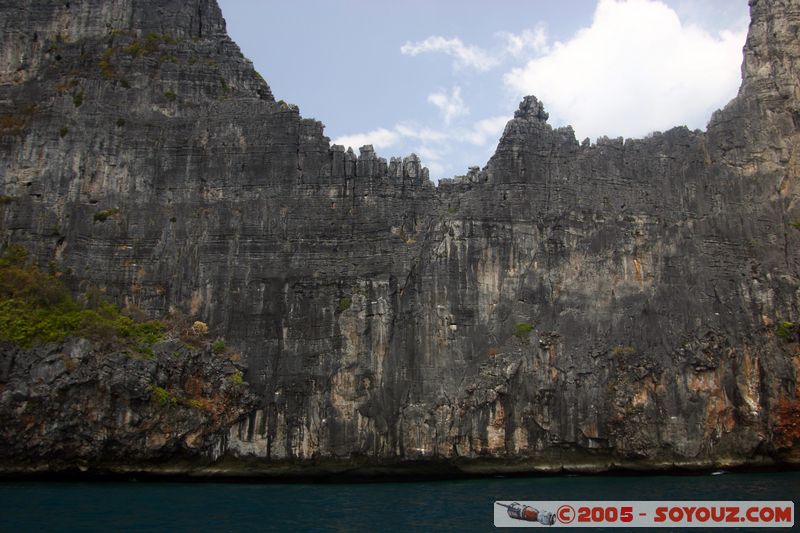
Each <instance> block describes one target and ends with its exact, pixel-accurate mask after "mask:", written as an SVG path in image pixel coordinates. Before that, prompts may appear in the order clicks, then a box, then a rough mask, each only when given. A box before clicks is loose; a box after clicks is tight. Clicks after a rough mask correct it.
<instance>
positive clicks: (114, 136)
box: [0, 0, 800, 473]
mask: <svg viewBox="0 0 800 533" xmlns="http://www.w3.org/2000/svg"><path fill="white" fill-rule="evenodd" d="M751 13H752V22H751V26H750V32H749V36H748V39H747V43H746V46H745V51H744V63H743V67H742V72H743V82H742V87H741V90H740V92H739V95H738V96H737V97H736V98H735V99H734V100H733V101H732V102H731V103H730V104H728V105H727V106H726V107H725V109H723V110H720V111H718V112H717V113H715V114H714V116H713V117H712V119H711V122H710V123H709V126H708V129H707V131H705V132H701V131H689V130H688V129H686V128H675V129H672V130H670V131H667V132H664V133H656V134H653V135H651V136H649V137H647V138H645V139H639V140H630V139H628V140H623V139H608V138H602V139H599V140H598V141H597V142H596V143H595V144H591V143H589V142H588V140H586V141H583V142H578V141H577V140H576V139H575V136H574V133H573V131H572V129H571V128H569V127H567V128H557V129H554V128H552V127H551V126H550V125H549V124H548V123H547V118H548V116H547V113H546V111H545V109H544V106H543V104H542V103H541V102H539V101H538V100H537V99H536V98H535V97H532V96H530V97H526V98H525V99H524V100H523V102H522V103H521V104H520V108H519V110H518V111H517V112H516V113H515V116H514V118H513V119H512V120H511V121H510V122H509V123H508V125H507V126H506V128H505V131H504V133H503V136H502V138H501V139H500V142H499V145H498V148H497V151H496V153H495V154H494V156H493V157H492V158H491V159H490V161H489V162H488V164H487V165H486V167H484V168H483V169H478V168H473V169H470V172H469V173H468V175H467V177H466V178H465V179H462V180H459V181H453V180H443V181H442V182H441V183H440V184H439V186H438V187H434V186H433V184H432V183H431V182H430V180H429V179H428V173H427V170H426V169H424V168H423V167H422V165H421V162H420V160H419V159H418V158H417V157H416V156H414V155H411V156H409V157H406V158H403V159H400V158H392V159H391V160H389V161H388V162H387V160H386V159H383V158H380V157H378V156H377V155H376V154H375V152H374V150H373V149H372V147H371V146H364V147H361V148H360V154H359V155H358V156H356V154H355V153H354V152H353V150H352V149H348V150H345V148H344V147H341V146H336V145H333V146H331V145H330V142H329V139H328V138H327V137H325V136H324V134H323V126H322V124H321V123H319V122H316V121H313V120H309V119H304V118H302V117H301V116H300V114H299V111H298V109H297V108H296V107H295V106H291V105H288V104H286V103H284V102H282V101H279V102H276V101H275V100H274V98H273V96H272V93H271V91H270V89H269V87H268V86H267V84H266V83H265V82H264V81H263V80H262V79H261V77H260V76H259V75H258V74H257V73H255V72H254V71H253V69H252V66H251V65H250V63H249V62H248V61H247V60H246V59H244V58H243V57H242V55H241V53H240V52H239V50H238V48H237V47H236V45H235V44H234V43H233V42H231V41H230V39H229V38H228V37H227V35H226V34H225V24H224V20H223V19H222V16H221V13H220V11H219V8H218V7H217V6H216V4H215V3H214V2H212V1H204V0H193V1H191V2H177V1H172V0H149V1H130V0H128V1H122V0H119V1H115V2H110V3H109V2H99V1H86V2H69V3H65V2H0V27H2V28H3V34H4V35H5V36H6V41H7V42H6V44H5V45H4V46H3V49H2V52H0V53H1V54H2V56H0V119H2V120H1V121H0V128H2V129H0V153H2V160H0V187H1V188H2V194H3V195H4V196H3V198H5V199H6V200H5V201H4V202H3V204H2V205H0V210H2V211H1V212H0V230H2V232H3V237H4V239H5V240H6V241H8V242H14V243H20V244H22V245H24V246H26V247H27V248H28V249H29V250H31V251H32V252H33V253H34V254H35V255H36V257H37V259H38V261H39V262H40V263H41V264H46V263H47V262H48V261H51V260H52V261H56V262H58V263H59V264H60V265H61V266H62V267H63V268H69V269H70V271H71V272H72V274H71V275H70V280H71V283H72V285H73V286H74V287H75V288H76V289H77V288H78V287H79V286H80V284H81V282H84V281H91V282H92V283H94V284H96V285H98V286H100V287H102V288H104V289H105V290H106V291H107V292H108V294H109V295H111V296H112V297H114V298H115V299H117V301H118V302H120V303H121V304H128V305H135V306H137V307H139V308H141V309H142V310H143V311H145V312H146V313H147V314H149V315H151V316H154V317H158V316H162V315H164V314H167V313H170V312H172V313H175V312H180V313H183V314H185V315H187V316H190V317H192V318H196V319H200V320H203V321H205V322H207V323H208V324H209V325H210V326H211V328H212V331H213V333H214V334H216V335H219V336H224V337H225V338H226V339H228V341H229V342H230V343H233V344H236V345H237V346H238V347H240V348H241V350H242V352H243V354H244V356H245V359H246V363H247V372H246V376H245V378H246V380H247V382H248V383H249V384H250V392H251V393H252V394H254V395H255V396H256V397H257V398H256V399H253V397H252V396H251V395H250V394H242V395H240V396H239V397H240V398H242V400H241V401H240V404H239V405H236V401H235V400H234V399H228V400H226V402H227V403H226V405H229V406H230V411H229V413H233V414H232V415H231V416H228V417H223V418H216V419H215V420H214V421H213V422H210V421H209V422H207V423H208V424H209V427H208V428H207V430H206V431H200V430H198V429H197V427H196V424H197V423H199V424H201V425H202V424H203V423H204V422H197V421H196V420H195V421H194V422H193V423H194V424H195V425H191V426H187V424H186V422H185V420H183V419H181V420H183V421H182V422H181V421H180V420H179V422H180V423H176V425H175V426H176V429H175V433H174V434H173V435H162V436H161V437H160V438H161V439H162V440H163V447H161V448H159V447H158V446H155V447H153V446H150V447H148V448H147V450H148V451H147V454H143V453H142V452H141V449H142V448H141V438H142V435H141V433H142V432H145V433H146V432H147V431H149V430H148V429H147V427H149V426H144V429H139V430H137V431H125V430H126V428H127V426H126V424H130V421H129V420H128V419H126V417H124V416H120V415H119V411H118V410H117V409H116V408H114V407H108V408H107V409H106V411H102V410H100V411H98V413H99V414H98V415H97V418H98V419H99V420H100V421H102V423H103V424H105V425H106V426H111V427H113V428H114V431H108V432H105V433H103V432H98V433H97V434H96V435H95V439H96V440H97V442H98V443H99V444H97V445H96V446H94V447H92V448H91V449H92V452H91V453H89V452H88V451H87V448H86V447H85V446H84V447H81V446H78V445H75V444H74V443H73V444H71V442H72V441H67V442H65V441H64V438H63V433H59V432H58V431H55V430H52V431H51V430H49V429H48V427H49V426H48V425H47V424H43V423H42V425H41V430H40V433H41V437H40V442H41V443H42V444H41V445H40V446H39V447H37V448H36V453H35V454H33V455H31V454H30V453H28V454H22V452H20V449H21V448H20V446H19V442H17V441H16V440H15V439H19V438H21V437H20V435H23V434H24V432H23V431H22V430H20V431H17V429H16V428H15V423H16V424H23V423H24V424H27V423H29V422H31V420H33V421H34V422H39V423H41V422H42V420H43V419H45V418H50V419H53V418H54V419H58V417H59V416H62V417H68V416H69V415H68V413H66V412H62V413H61V414H59V412H57V410H56V412H53V410H50V411H47V412H46V413H45V412H44V411H42V412H37V411H36V410H35V409H34V410H33V412H31V413H27V414H26V416H30V417H33V418H26V419H25V421H22V418H21V417H20V416H18V415H16V414H15V413H19V412H21V411H20V410H21V409H22V408H23V407H24V402H26V401H30V397H31V396H30V395H31V394H33V393H30V392H26V390H27V389H26V388H25V386H24V384H25V383H26V381H30V380H34V379H35V376H34V372H32V370H31V369H32V368H36V365H35V364H26V363H25V361H39V360H40V359H41V358H42V357H44V356H43V355H42V353H43V352H42V351H41V350H43V348H40V349H36V350H32V351H28V352H26V351H22V350H16V349H12V348H10V347H7V348H6V351H7V352H8V353H10V354H11V355H9V356H7V357H6V359H5V360H4V361H5V362H4V363H3V364H4V365H5V366H4V367H3V368H4V370H3V373H0V387H2V389H0V413H2V415H3V418H2V419H3V420H6V421H8V425H7V427H8V428H9V429H8V430H6V431H4V432H3V433H2V434H1V435H2V439H0V450H4V452H3V455H4V457H3V464H4V467H3V468H5V469H6V470H13V469H14V468H15V466H14V465H15V464H16V465H27V466H30V465H37V464H39V465H41V464H43V463H48V462H51V463H52V460H53V459H54V458H57V459H59V460H61V461H63V462H64V464H69V461H71V460H73V461H84V462H86V461H87V460H88V464H89V466H90V467H91V466H92V465H98V464H101V463H102V464H106V465H108V464H114V463H117V464H123V463H125V462H126V458H130V457H134V458H137V460H141V461H154V460H156V459H158V460H160V461H167V462H169V460H170V459H174V458H176V457H182V458H184V457H190V458H194V460H195V461H196V462H197V464H200V463H203V462H204V461H205V462H211V461H221V463H217V466H209V467H208V470H207V471H209V472H211V471H214V472H218V471H220V469H223V470H224V469H225V468H228V469H229V470H227V471H231V472H240V473H241V472H245V471H253V470H252V469H254V468H255V469H257V470H258V471H260V472H269V471H271V470H270V469H271V468H273V466H274V465H281V464H286V463H285V462H286V461H292V464H295V465H298V467H299V465H311V464H317V465H319V464H321V462H322V463H325V464H330V465H340V466H341V465H345V466H346V465H363V464H365V463H368V464H377V465H388V464H392V465H395V464H402V463H403V462H404V461H407V460H412V459H424V460H429V461H435V460H446V461H449V462H450V464H453V465H456V466H457V467H458V468H462V469H465V470H470V469H472V470H478V469H485V468H488V469H500V468H511V469H517V470H524V469H531V468H539V469H558V468H561V467H562V466H563V467H566V468H573V469H580V468H586V469H604V468H609V467H612V466H614V465H622V466H626V467H631V468H662V467H669V466H671V465H691V466H710V465H716V464H727V463H759V462H793V463H794V462H797V460H798V455H797V442H798V438H800V431H798V426H797V424H798V422H797V417H798V413H800V402H799V400H798V392H799V391H798V383H800V377H799V376H798V372H800V352H798V343H797V340H798V339H797V338H792V337H791V335H790V336H789V338H788V339H787V338H783V337H781V336H778V335H776V325H778V324H779V323H780V322H783V321H790V322H794V323H797V322H798V320H800V316H798V314H799V311H798V303H800V291H799V290H798V270H799V269H800V255H798V245H799V244H800V231H798V230H797V229H796V228H795V227H793V226H792V223H793V222H795V221H797V220H798V219H800V209H798V205H797V203H798V196H799V195H800V191H798V170H800V166H799V165H798V157H799V156H798V147H800V137H798V132H799V131H800V83H799V82H798V68H797V63H798V57H799V56H800V45H798V41H797V32H798V28H799V27H800V3H798V2H797V1H796V0H786V1H774V2H766V1H764V0H759V1H756V0H751ZM109 209H113V210H116V211H108V213H111V214H110V216H109V217H107V218H106V219H105V220H98V219H97V217H95V215H96V214H97V213H99V212H101V211H104V210H109ZM100 218H103V217H100ZM795 336H796V335H795ZM58 349H59V348H58V347H56V348H52V350H56V351H57V350H58ZM37 350H39V351H37ZM48 353H51V352H48ZM52 353H55V352H52ZM159 361H160V360H159ZM167 361H168V360H167ZM159 364H162V363H161V362H159ZM223 366H224V365H223ZM219 368H220V369H221V368H222V366H220V367H219ZM225 368H228V367H225ZM219 371H220V372H221V371H222V370H219ZM167 373H168V372H167ZM204 379H206V380H208V381H210V382H215V381H214V378H213V376H211V375H208V376H205V377H204ZM216 383H224V382H220V381H219V380H217V381H216ZM73 385H75V384H74V383H73V382H72V381H70V380H67V381H65V382H64V387H66V388H67V389H68V390H73V389H72V388H71V387H73ZM75 386H77V385H75ZM131 386H133V385H131ZM219 387H221V389H220V390H223V391H225V390H227V389H226V388H225V387H224V386H222V385H219V386H218V388H219ZM112 390H114V389H112ZM119 390H120V391H124V390H125V386H121V387H120V388H119ZM40 393H41V391H39V392H38V393H37V394H40ZM74 394H76V395H78V397H80V394H83V395H84V396H85V397H86V398H87V399H89V398H91V397H92V395H93V394H94V393H93V392H92V390H91V389H86V390H82V391H77V392H74ZM118 394H123V392H118ZM123 395H124V394H123ZM226 398H227V397H226ZM112 403H113V402H112ZM34 405H36V404H35V403H34ZM104 412H105V413H106V414H105V415H103V413H104ZM180 412H181V411H180V410H179V409H178V408H177V407H176V408H175V415H174V416H175V417H179V416H184V415H181V414H180ZM240 413H245V414H244V415H242V416H240ZM184 414H185V413H184ZM142 416H143V417H144V418H145V419H146V418H147V416H154V415H153V414H152V413H151V412H149V411H146V410H145V412H144V414H143V415H142ZM159 416H166V417H167V418H168V419H169V417H170V416H171V415H170V414H169V413H167V414H164V413H161V414H160V415H159ZM37 417H38V418H37ZM104 417H105V418H104ZM176 420H177V418H176ZM234 420H235V421H234ZM92 427H94V426H90V427H87V428H84V431H86V432H89V433H91V430H92ZM108 435H113V438H114V446H106V447H103V446H102V444H103V442H104V439H105V440H108V439H110V438H112V437H109V436H108ZM119 435H136V436H135V437H133V436H131V437H130V438H128V439H127V440H126V439H125V438H121V437H119ZM185 435H191V442H189V441H187V440H186V438H185ZM48 438H49V439H51V442H52V444H53V445H52V448H50V449H48V447H47V445H46V443H47V439H48ZM182 439H183V440H182ZM159 442H161V440H159ZM98 449H99V450H101V451H98ZM15 454H16V455H15ZM203 464H205V463H203ZM244 464H247V465H248V466H247V467H246V468H245V467H244V466H242V465H244ZM219 465H229V466H225V467H223V466H219ZM253 465H257V466H253ZM27 466H26V467H27ZM20 468H22V467H20ZM136 468H144V469H147V468H148V467H146V466H142V465H141V464H139V465H138V466H137V467H136ZM187 468H188V467H187ZM274 468H278V467H277V466H274ZM282 472H285V470H282Z"/></svg>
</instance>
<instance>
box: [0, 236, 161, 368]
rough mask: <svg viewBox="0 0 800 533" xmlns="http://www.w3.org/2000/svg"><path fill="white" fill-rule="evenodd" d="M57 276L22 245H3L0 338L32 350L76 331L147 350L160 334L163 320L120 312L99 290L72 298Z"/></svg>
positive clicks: (142, 351) (135, 349)
mask: <svg viewBox="0 0 800 533" xmlns="http://www.w3.org/2000/svg"><path fill="white" fill-rule="evenodd" d="M58 276H59V273H58V272H55V271H54V270H53V269H51V272H42V271H40V270H39V269H38V268H36V267H35V266H33V265H32V264H31V262H30V261H29V259H28V253H27V251H26V250H25V249H24V248H22V247H21V246H18V245H11V246H9V247H7V249H6V250H5V251H4V252H3V254H2V256H0V340H4V341H10V342H13V343H15V344H17V345H19V346H22V347H23V348H30V347H32V346H34V345H37V344H43V343H47V342H59V341H61V340H63V339H64V338H65V337H67V336H68V335H79V336H81V337H86V338H88V339H92V340H94V341H98V342H99V343H101V344H104V345H107V346H116V347H122V348H127V349H130V350H131V351H132V352H135V353H140V354H147V353H149V352H150V347H151V346H152V344H153V343H155V342H158V341H159V340H161V339H162V338H163V334H164V326H163V324H162V323H161V322H158V321H147V322H137V321H135V320H133V319H131V318H130V317H127V316H125V315H123V314H122V312H120V310H119V308H118V307H117V306H115V305H113V304H110V303H108V302H106V301H104V300H103V298H102V295H101V294H100V292H99V291H98V290H97V289H90V290H87V291H86V292H85V293H84V294H82V295H81V296H80V297H79V298H77V299H76V298H74V297H73V296H72V294H71V293H70V292H69V290H68V289H67V288H66V287H65V286H64V284H63V283H62V282H61V280H60V279H59V277H58Z"/></svg>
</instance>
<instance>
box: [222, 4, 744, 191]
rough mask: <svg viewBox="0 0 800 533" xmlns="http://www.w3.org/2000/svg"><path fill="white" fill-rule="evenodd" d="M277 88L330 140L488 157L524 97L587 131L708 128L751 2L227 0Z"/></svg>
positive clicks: (724, 94)
mask: <svg viewBox="0 0 800 533" xmlns="http://www.w3.org/2000/svg"><path fill="white" fill-rule="evenodd" d="M220 5H221V7H222V12H223V15H224V16H225V19H226V21H227V24H228V32H229V33H230V35H231V36H232V38H233V39H234V40H235V41H236V42H237V43H238V44H239V46H240V47H241V48H242V52H243V53H244V54H245V56H247V57H248V58H249V59H251V60H252V61H253V63H254V65H255V67H256V70H258V71H259V72H260V73H261V74H262V75H263V76H264V78H265V79H266V80H267V82H268V83H269V84H270V86H271V87H272V91H273V93H274V94H275V97H276V98H277V99H283V100H286V101H287V102H290V103H293V104H297V105H298V106H299V107H300V112H301V113H302V115H303V116H304V117H309V118H315V119H317V120H320V121H322V122H323V123H324V124H325V126H326V127H325V132H326V135H328V136H329V137H330V138H331V140H333V141H336V142H340V143H342V144H345V145H352V147H353V149H354V150H356V151H357V150H358V147H359V146H361V145H362V144H365V143H370V144H373V145H375V149H376V151H377V152H378V153H379V155H381V156H383V157H387V158H388V157H390V156H394V155H407V154H409V153H411V152H416V153H417V154H418V155H420V157H421V158H422V160H423V163H424V164H425V165H426V166H428V167H429V168H430V170H431V177H432V178H434V179H438V178H443V177H450V176H453V175H456V174H463V173H465V171H466V169H467V167H468V166H471V165H478V166H483V165H484V164H485V163H486V161H487V160H488V158H489V156H490V155H491V154H492V153H493V152H494V149H495V147H496V145H497V140H498V139H499V137H500V134H501V133H502V130H503V127H504V125H505V123H506V122H507V121H508V120H509V119H510V118H511V116H513V112H514V110H515V109H516V107H517V105H518V103H519V101H520V99H521V98H522V96H524V95H526V94H534V95H536V96H537V97H538V98H539V99H540V100H542V101H543V102H544V105H545V108H546V109H547V111H549V113H550V123H551V124H553V125H554V126H564V125H568V124H569V125H572V126H573V127H574V128H575V130H576V135H577V136H578V139H583V138H584V137H589V138H590V139H591V140H592V141H594V140H595V139H596V138H597V137H599V136H601V135H608V136H610V137H617V136H624V137H640V136H643V135H646V134H647V133H649V132H652V131H660V130H665V129H668V128H669V127H672V126H676V125H683V124H685V125H687V126H689V127H690V128H701V129H702V128H704V127H705V125H706V123H707V122H708V119H709V118H710V115H711V113H712V112H713V110H714V109H717V108H720V107H722V106H724V105H725V103H727V101H728V100H730V99H731V98H732V97H733V96H735V95H736V91H737V89H738V87H739V81H740V65H741V49H742V46H743V45H744V39H745V35H746V30H747V23H748V7H747V1H746V0H709V1H700V0H665V1H660V2H659V1H654V0H599V1H597V0H570V1H564V0H561V1H546V0H537V1H533V0H529V1H523V0H495V1H493V2H486V1H476V0H461V1H455V0H442V1H436V2H434V1H432V0H427V1H421V0H407V1H404V2H397V1H395V2H388V1H382V0H381V1H367V0H344V1H333V0H296V1H294V2H284V1H259V0H220Z"/></svg>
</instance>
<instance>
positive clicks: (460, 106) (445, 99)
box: [428, 85, 469, 124]
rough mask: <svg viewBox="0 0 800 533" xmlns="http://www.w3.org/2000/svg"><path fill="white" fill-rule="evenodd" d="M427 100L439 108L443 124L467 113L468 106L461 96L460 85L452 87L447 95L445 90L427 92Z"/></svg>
mask: <svg viewBox="0 0 800 533" xmlns="http://www.w3.org/2000/svg"><path fill="white" fill-rule="evenodd" d="M428 102H430V103H431V104H433V105H435V106H436V107H438V108H439V111H441V113H442V117H443V118H444V123H445V124H450V121H451V120H453V119H454V118H456V117H461V116H464V115H468V114H469V108H468V107H467V106H466V104H464V100H463V99H462V98H461V87H459V86H458V85H456V86H455V87H453V90H452V92H451V93H450V94H449V95H448V94H447V92H445V91H441V92H436V93H431V94H429V95H428Z"/></svg>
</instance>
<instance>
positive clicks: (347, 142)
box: [333, 128, 400, 150]
mask: <svg viewBox="0 0 800 533" xmlns="http://www.w3.org/2000/svg"><path fill="white" fill-rule="evenodd" d="M399 140H400V134H399V133H397V132H396V131H391V130H387V129H386V128H378V129H377V130H372V131H369V132H367V133H353V134H351V135H343V136H341V137H337V138H336V139H334V140H333V144H341V145H342V146H344V147H352V148H353V149H358V148H360V147H361V146H364V145H365V144H371V145H372V146H374V147H375V149H376V150H380V149H382V148H389V147H391V146H394V145H395V144H397V142H398V141H399Z"/></svg>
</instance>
